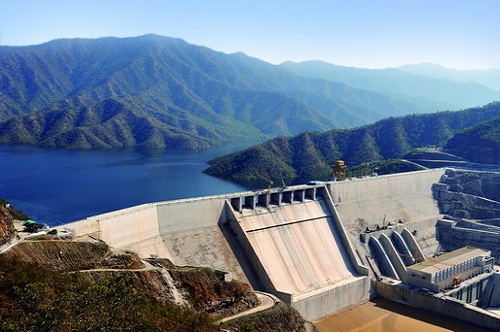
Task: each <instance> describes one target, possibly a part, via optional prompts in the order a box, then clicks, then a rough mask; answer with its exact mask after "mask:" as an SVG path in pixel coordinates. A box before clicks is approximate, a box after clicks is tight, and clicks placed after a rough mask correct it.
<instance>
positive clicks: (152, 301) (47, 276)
mask: <svg viewBox="0 0 500 332" xmlns="http://www.w3.org/2000/svg"><path fill="white" fill-rule="evenodd" d="M0 230H1V225H0ZM165 275H170V276H171V281H168V280H167V279H168V278H166V277H165ZM224 275H225V274H224V272H221V271H214V270H211V269H209V268H198V267H192V266H187V267H186V266H185V267H182V266H176V265H174V264H172V263H171V262H170V261H169V260H167V259H165V258H155V259H153V258H150V259H147V260H141V259H140V258H139V257H138V256H137V255H136V254H135V253H134V252H130V251H126V252H122V251H120V250H115V249H112V248H110V247H109V246H108V245H107V244H106V243H104V242H102V241H100V240H97V239H95V238H93V237H92V236H85V237H77V238H74V237H73V235H72V234H68V233H64V234H63V233H61V234H57V233H55V234H50V232H49V234H47V235H38V236H35V237H33V238H29V239H28V238H26V239H23V240H21V241H20V242H18V243H17V244H16V245H15V246H13V247H11V248H10V249H9V250H8V251H6V252H5V253H2V254H0V278H1V282H0V330H1V331H193V332H195V331H220V329H221V327H219V326H218V325H219V323H218V322H217V320H218V319H220V318H221V317H227V316H231V315H233V314H236V313H239V312H242V311H245V310H248V309H250V308H253V307H255V306H256V305H258V299H257V297H256V296H255V294H254V293H253V292H252V290H251V287H250V286H249V285H248V284H245V283H242V282H239V281H237V280H232V281H225V280H224ZM256 318H258V319H257V320H256V322H255V323H254V322H252V316H248V318H245V323H244V326H245V328H246V329H244V330H240V326H241V324H232V323H230V322H229V323H227V324H228V326H231V329H232V330H234V331H255V330H262V329H261V328H260V327H259V324H265V327H266V329H264V330H266V331H277V330H280V329H281V326H288V327H291V328H287V329H286V330H287V331H291V332H299V331H305V326H306V325H310V324H308V323H306V322H305V320H304V319H303V318H302V317H301V316H300V315H299V314H298V313H297V311H296V310H294V309H292V308H291V307H290V306H288V305H285V304H280V307H279V308H271V309H268V310H266V311H261V312H259V313H258V316H256ZM233 327H234V329H233ZM264 330H262V331H264Z"/></svg>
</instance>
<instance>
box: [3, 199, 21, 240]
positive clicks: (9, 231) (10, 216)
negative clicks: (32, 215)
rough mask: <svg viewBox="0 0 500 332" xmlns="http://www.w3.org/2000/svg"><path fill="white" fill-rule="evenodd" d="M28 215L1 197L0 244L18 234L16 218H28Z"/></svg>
mask: <svg viewBox="0 0 500 332" xmlns="http://www.w3.org/2000/svg"><path fill="white" fill-rule="evenodd" d="M26 219H28V217H27V216H26V215H25V214H24V213H22V212H20V211H17V210H16V209H15V208H14V207H13V206H12V205H11V204H10V203H9V202H7V201H6V200H4V199H2V198H0V245H2V244H5V243H7V242H9V241H10V240H11V239H12V238H13V237H15V236H16V233H17V231H16V228H15V227H14V220H26Z"/></svg>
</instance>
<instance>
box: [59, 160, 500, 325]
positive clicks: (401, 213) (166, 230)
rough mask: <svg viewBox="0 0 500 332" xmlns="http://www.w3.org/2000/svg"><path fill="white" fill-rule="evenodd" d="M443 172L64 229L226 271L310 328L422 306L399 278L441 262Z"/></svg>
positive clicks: (223, 199)
mask: <svg viewBox="0 0 500 332" xmlns="http://www.w3.org/2000/svg"><path fill="white" fill-rule="evenodd" d="M445 171H446V170H445V169H433V170H425V171H418V172H411V173H401V174H393V175H387V176H376V177H367V178H363V179H346V180H345V181H338V182H327V183H322V182H314V183H311V184H308V185H298V186H290V187H279V188H268V189H262V190H255V191H246V192H239V193H231V194H224V195H215V196H206V197H196V198H188V199H181V200H175V201H165V202H157V203H149V204H143V205H139V206H135V207H131V208H128V209H123V210H119V211H113V212H109V213H105V214H101V215H96V216H92V217H89V218H87V219H85V220H80V221H77V222H74V223H70V224H67V225H64V226H61V227H60V228H61V229H63V228H66V229H71V231H72V232H73V234H74V235H75V236H80V235H88V234H90V235H93V236H95V237H96V238H99V239H101V240H103V241H105V242H106V243H108V244H109V245H110V246H112V247H115V248H118V249H123V250H133V251H135V252H136V253H137V254H138V255H139V256H141V257H161V258H168V259H169V260H171V261H172V262H173V263H174V264H176V265H186V266H187V265H188V266H205V267H210V268H212V269H216V270H220V271H224V272H225V273H227V279H228V280H230V279H232V278H233V279H237V280H240V281H243V282H248V283H249V284H250V285H251V286H252V287H253V288H254V289H255V290H258V291H264V292H268V293H272V294H273V295H274V296H276V297H278V298H279V299H280V300H282V301H283V302H286V303H288V304H290V305H292V306H293V307H294V308H295V309H297V310H298V312H299V313H300V314H301V315H302V316H303V317H304V318H305V319H307V320H312V321H316V320H319V319H322V318H324V317H326V316H330V315H333V314H336V313H340V312H342V311H345V310H347V309H350V308H353V307H356V306H358V305H360V304H362V303H364V302H367V301H368V300H369V299H370V298H372V297H375V296H383V297H389V298H390V296H388V295H387V294H397V292H403V293H404V292H406V291H407V290H408V293H404V296H403V295H402V297H401V298H394V297H393V298H390V299H391V300H394V301H399V300H401V299H411V298H412V297H413V298H418V296H420V295H418V294H417V293H415V291H414V290H413V291H410V288H411V287H407V288H405V287H404V281H405V278H404V276H405V275H406V274H405V273H406V272H405V271H407V270H408V268H409V267H410V266H412V265H414V264H418V263H419V262H420V258H430V257H434V256H435V255H436V254H439V253H442V250H443V248H442V246H441V244H440V242H439V241H438V240H437V238H436V229H438V228H437V227H438V226H437V225H438V224H439V223H440V222H441V220H443V218H444V216H443V213H442V211H441V210H440V207H439V204H438V201H437V200H436V199H435V196H436V193H435V192H433V190H432V188H433V186H434V185H435V184H439V183H440V181H442V180H443V178H446V177H444V176H443V175H444V174H445ZM437 187H440V186H439V185H437ZM440 188H443V186H441V187H440ZM367 230H368V232H367ZM393 233H396V234H393ZM374 247H378V248H379V249H375V251H376V250H378V251H379V252H381V253H383V254H384V255H385V256H386V263H385V265H381V264H380V261H381V258H379V257H376V256H377V255H378V253H375V251H374V249H373V248H374ZM389 269H390V270H392V272H391V273H389V272H387V271H388V270H389ZM396 286H397V287H399V288H398V290H397V291H396V290H395V288H394V287H396ZM489 287H490V288H493V286H491V285H490V286H489ZM384 294H385V295H384ZM458 298H460V297H458ZM456 299H457V298H455V300H456ZM435 300H436V303H441V302H439V301H440V299H438V298H436V299H435ZM422 301H423V300H422ZM424 302H425V301H424ZM424 302H422V303H424ZM483 302H488V303H495V302H494V301H490V300H489V301H483ZM419 303H420V302H418V301H417V302H416V303H412V305H416V306H418V305H419ZM436 308H441V307H440V304H439V305H436ZM436 310H437V311H439V310H444V309H442V308H441V309H436ZM454 311H455V312H459V311H457V309H456V308H455V309H454ZM450 314H453V313H450ZM488 324H490V325H489V326H495V324H496V323H495V320H493V322H489V323H488Z"/></svg>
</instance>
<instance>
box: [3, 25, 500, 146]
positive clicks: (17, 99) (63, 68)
mask: <svg viewBox="0 0 500 332" xmlns="http://www.w3.org/2000/svg"><path fill="white" fill-rule="evenodd" d="M408 75H410V74H408ZM407 77H408V76H407ZM409 79H410V78H409ZM411 80H412V82H413V81H415V78H411ZM372 81H373V79H372ZM415 82H416V81H415ZM415 82H414V83H412V84H418V83H415ZM432 82H433V85H432V86H433V87H434V88H435V89H434V90H436V91H440V90H439V89H441V90H442V89H445V90H446V91H448V92H449V93H448V94H449V95H452V96H455V99H457V96H461V95H463V94H464V93H465V92H464V91H465V90H467V91H468V89H470V87H469V86H468V85H465V84H459V83H455V84H452V83H450V82H446V84H445V83H443V82H440V81H439V80H434V81H432ZM380 84H381V83H380ZM438 86H439V87H440V88H439V89H438V88H437V87H438ZM476 88H477V89H474V92H473V93H474V95H475V96H477V98H476V99H471V100H470V101H471V102H475V101H476V100H477V101H483V100H488V101H491V100H492V99H493V98H494V97H499V96H500V94H495V92H492V91H490V90H491V89H487V88H485V87H484V88H483V87H476ZM437 95H441V94H440V93H438V94H437ZM450 105H453V104H450V103H447V102H444V101H443V100H438V99H436V100H433V99H432V96H430V95H429V96H427V95H426V96H420V95H419V96H415V95H411V94H404V93H402V92H401V91H397V90H393V91H383V93H380V92H377V91H375V90H372V91H370V90H369V89H367V88H366V87H363V88H362V89H360V88H357V87H355V86H354V85H353V86H350V85H347V84H345V82H339V81H335V82H334V81H332V80H329V79H318V78H307V77H304V76H300V75H298V74H296V73H294V72H293V71H292V70H290V69H287V68H285V67H284V66H276V65H271V64H269V63H266V62H264V61H260V60H258V59H255V58H251V57H248V56H246V55H244V54H242V53H236V54H224V53H221V52H217V51H213V50H210V49H208V48H206V47H201V46H196V45H191V44H188V43H186V42H185V41H183V40H180V39H174V38H169V37H162V36H156V35H146V36H141V37H134V38H111V37H109V38H99V39H62V40H54V41H51V42H48V43H45V44H41V45H34V46H26V47H5V46H4V47H0V144H31V145H38V146H44V147H59V148H74V149H82V148H85V149H89V148H110V147H122V146H144V147H155V148H165V147H168V148H177V149H203V148H208V147H211V146H215V145H219V144H223V143H226V142H230V141H235V140H242V139H252V140H253V141H255V140H264V139H269V138H272V137H276V136H280V135H286V136H290V135H297V134H299V133H301V132H304V131H328V130H331V129H334V128H351V127H357V126H361V125H365V124H368V123H373V122H374V121H376V120H380V119H382V118H386V117H389V116H401V115H405V114H410V113H422V112H430V111H437V110H443V109H449V108H448V107H449V106H450ZM455 105H456V104H455ZM455 105H453V106H455Z"/></svg>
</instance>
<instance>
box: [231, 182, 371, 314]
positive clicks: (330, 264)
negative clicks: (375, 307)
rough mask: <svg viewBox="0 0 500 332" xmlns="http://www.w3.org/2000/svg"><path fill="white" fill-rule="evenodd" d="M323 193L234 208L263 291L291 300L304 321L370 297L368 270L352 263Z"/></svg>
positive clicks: (236, 226) (238, 229)
mask: <svg viewBox="0 0 500 332" xmlns="http://www.w3.org/2000/svg"><path fill="white" fill-rule="evenodd" d="M323 195H324V196H316V197H314V198H311V199H305V200H301V201H300V202H292V203H282V204H279V205H269V206H268V207H267V208H266V207H265V206H261V207H258V206H257V207H254V208H243V209H241V210H240V211H234V210H232V211H233V216H234V222H232V223H231V227H232V228H233V229H234V231H235V232H236V233H237V234H238V238H239V241H240V243H242V244H243V245H244V247H245V252H246V254H247V257H249V259H250V261H251V262H252V265H253V267H254V268H255V269H256V270H257V271H258V274H259V276H260V278H261V281H262V283H263V284H264V286H265V288H266V291H268V292H271V293H274V294H276V295H277V296H278V297H279V298H281V299H282V300H284V301H286V302H288V303H290V304H292V306H294V307H295V308H296V309H298V310H299V312H300V313H301V314H302V315H303V316H304V317H305V318H306V319H318V318H320V317H324V316H327V315H330V314H331V313H332V311H333V312H334V313H335V312H338V311H340V310H342V309H344V310H345V309H346V308H349V307H353V306H356V305H357V303H359V301H360V299H364V301H367V300H368V299H369V298H368V296H367V295H368V290H369V280H368V277H367V274H368V273H367V271H365V272H364V276H363V275H361V274H360V273H358V272H357V271H356V268H355V267H354V266H355V265H358V264H357V262H351V258H353V257H354V255H353V254H352V252H351V254H349V252H350V251H351V247H350V246H349V243H348V242H347V238H346V237H344V238H343V237H342V235H341V234H342V232H343V230H342V229H341V228H338V227H337V225H336V224H335V222H334V215H335V211H334V210H331V209H330V206H332V205H331V204H328V199H329V196H328V195H327V192H326V190H324V191H323ZM325 196H326V197H325ZM357 267H358V270H362V268H360V267H359V266H357ZM361 273H363V271H361ZM333 308H336V310H335V309H333ZM332 309H333V310H332Z"/></svg>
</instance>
